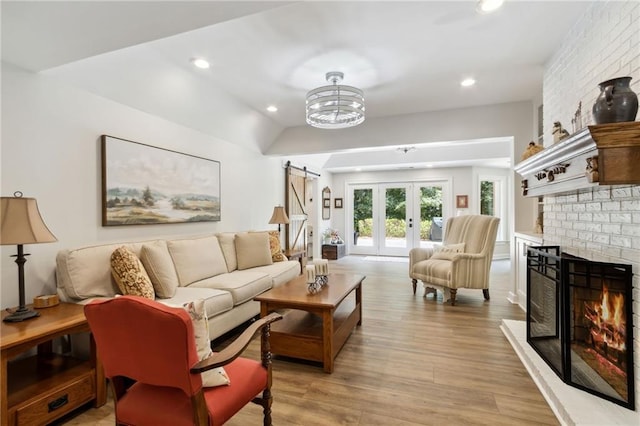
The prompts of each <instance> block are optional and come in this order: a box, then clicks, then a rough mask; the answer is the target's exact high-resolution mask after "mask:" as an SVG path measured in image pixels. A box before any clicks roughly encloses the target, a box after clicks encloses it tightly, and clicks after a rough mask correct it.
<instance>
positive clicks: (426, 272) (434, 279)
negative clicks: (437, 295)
mask: <svg viewBox="0 0 640 426" xmlns="http://www.w3.org/2000/svg"><path fill="white" fill-rule="evenodd" d="M451 265H452V262H450V261H448V260H443V259H428V260H422V261H420V262H418V263H416V264H415V265H413V274H414V275H415V276H417V277H418V279H420V280H422V281H425V282H429V283H431V284H435V285H440V286H444V287H447V286H450V285H451Z"/></svg>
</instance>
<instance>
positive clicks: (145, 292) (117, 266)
mask: <svg viewBox="0 0 640 426" xmlns="http://www.w3.org/2000/svg"><path fill="white" fill-rule="evenodd" d="M111 274H112V275H113V278H114V279H115V280H116V283H117V284H118V287H119V288H120V291H121V292H122V294H128V295H132V296H142V297H146V298H147V299H151V300H154V299H155V293H154V291H153V284H151V280H150V279H149V275H147V271H145V269H144V266H142V262H140V259H138V257H137V256H136V255H135V253H133V252H132V251H131V250H129V249H128V248H126V247H125V246H122V247H118V248H117V249H115V250H114V251H113V253H111Z"/></svg>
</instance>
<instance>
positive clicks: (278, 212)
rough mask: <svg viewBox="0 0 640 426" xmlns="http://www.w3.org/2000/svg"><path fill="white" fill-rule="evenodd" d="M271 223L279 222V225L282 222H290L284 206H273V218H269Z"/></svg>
mask: <svg viewBox="0 0 640 426" xmlns="http://www.w3.org/2000/svg"><path fill="white" fill-rule="evenodd" d="M269 223H270V224H273V223H277V224H278V225H280V224H282V223H289V217H288V216H287V212H286V211H284V207H282V206H275V207H274V208H273V214H272V215H271V219H269Z"/></svg>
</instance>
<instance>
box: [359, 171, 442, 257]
mask: <svg viewBox="0 0 640 426" xmlns="http://www.w3.org/2000/svg"><path fill="white" fill-rule="evenodd" d="M449 187H450V184H449V182H448V181H437V182H396V183H375V184H353V185H349V191H347V193H348V195H349V200H348V205H349V207H350V208H349V209H348V212H347V213H348V217H350V218H351V220H348V221H347V232H348V235H351V232H353V239H351V238H349V239H348V243H349V246H350V247H349V248H350V250H349V252H350V253H353V254H368V255H381V256H407V255H408V254H409V250H411V249H412V248H413V247H421V246H422V247H428V246H430V245H431V243H432V242H433V241H438V240H440V239H441V238H442V236H441V235H442V223H443V222H444V216H445V215H447V216H448V213H449V212H448V210H449V209H448V206H449V205H450V204H451V202H450V199H451V195H450V194H449V192H450V191H449ZM349 225H351V229H349Z"/></svg>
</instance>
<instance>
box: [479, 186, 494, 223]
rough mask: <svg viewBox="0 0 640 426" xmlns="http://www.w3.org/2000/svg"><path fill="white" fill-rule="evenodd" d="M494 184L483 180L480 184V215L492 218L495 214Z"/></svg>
mask: <svg viewBox="0 0 640 426" xmlns="http://www.w3.org/2000/svg"><path fill="white" fill-rule="evenodd" d="M494 186H495V185H494V182H491V181H488V180H483V181H481V182H480V214H486V215H488V216H493V215H494V214H495V203H496V196H495V190H494Z"/></svg>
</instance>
